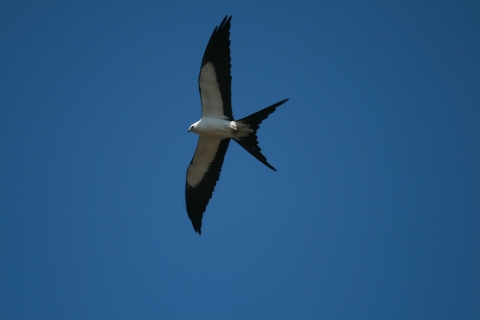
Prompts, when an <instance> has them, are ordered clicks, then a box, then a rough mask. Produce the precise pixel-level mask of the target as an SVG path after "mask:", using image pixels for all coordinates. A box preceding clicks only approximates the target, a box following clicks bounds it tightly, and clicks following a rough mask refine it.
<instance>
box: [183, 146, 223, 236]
mask: <svg viewBox="0 0 480 320" xmlns="http://www.w3.org/2000/svg"><path fill="white" fill-rule="evenodd" d="M229 142H230V139H223V140H222V139H216V138H205V137H200V138H199V139H198V144H197V149H196V150H195V154H194V155H193V159H192V161H191V162H190V166H189V167H188V169H187V182H186V186H185V200H186V203H187V212H188V217H189V218H190V220H191V221H192V225H193V228H194V229H195V232H198V233H199V234H201V227H202V218H203V213H204V212H205V209H206V208H207V204H208V202H209V201H210V198H211V197H212V193H213V190H214V189H215V185H216V184H217V181H218V179H219V177H220V171H221V170H222V164H223V159H224V158H225V153H226V152H227V148H228V144H229Z"/></svg>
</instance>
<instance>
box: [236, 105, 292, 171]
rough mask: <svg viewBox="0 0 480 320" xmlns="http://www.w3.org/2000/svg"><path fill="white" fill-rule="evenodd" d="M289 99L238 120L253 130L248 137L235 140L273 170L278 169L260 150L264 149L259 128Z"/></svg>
mask: <svg viewBox="0 0 480 320" xmlns="http://www.w3.org/2000/svg"><path fill="white" fill-rule="evenodd" d="M287 101H288V99H285V100H282V101H280V102H277V103H275V104H272V105H271V106H269V107H266V108H265V109H262V110H260V111H258V112H255V113H254V114H251V115H249V116H248V117H245V118H243V119H240V120H237V121H236V122H241V123H244V124H247V125H249V126H250V129H252V130H253V132H252V133H250V134H249V135H248V136H246V137H241V138H234V139H233V140H235V141H236V142H237V143H238V144H239V145H241V146H242V147H243V148H244V149H245V150H247V151H248V152H249V153H250V154H251V155H252V156H254V157H255V158H257V159H258V160H259V161H260V162H261V163H263V164H264V165H266V166H267V167H269V168H270V169H272V170H273V171H277V170H276V169H275V168H274V167H272V166H271V165H270V164H269V163H268V162H267V158H265V156H264V155H263V154H262V153H261V152H260V151H262V149H260V147H259V146H258V140H257V139H258V137H257V130H258V129H259V128H260V124H261V123H262V121H263V120H265V119H266V118H267V117H268V116H269V115H270V114H271V113H273V112H275V109H276V108H277V107H278V106H280V105H282V104H284V103H285V102H287Z"/></svg>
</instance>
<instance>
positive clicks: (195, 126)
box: [188, 121, 200, 132]
mask: <svg viewBox="0 0 480 320" xmlns="http://www.w3.org/2000/svg"><path fill="white" fill-rule="evenodd" d="M199 122H200V121H197V122H195V123H194V124H192V125H191V126H190V127H189V128H188V132H190V131H191V132H196V129H197V125H198V123H199Z"/></svg>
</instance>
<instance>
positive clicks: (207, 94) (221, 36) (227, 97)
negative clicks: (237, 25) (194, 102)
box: [198, 16, 233, 120]
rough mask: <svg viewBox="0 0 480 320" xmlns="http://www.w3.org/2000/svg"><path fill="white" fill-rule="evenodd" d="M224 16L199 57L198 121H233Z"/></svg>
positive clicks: (226, 23)
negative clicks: (200, 114)
mask: <svg viewBox="0 0 480 320" xmlns="http://www.w3.org/2000/svg"><path fill="white" fill-rule="evenodd" d="M231 19H232V17H228V16H226V17H225V18H224V19H223V21H222V23H220V26H218V27H216V28H215V30H213V33H212V36H211V37H210V40H209V41H208V44H207V48H206V49H205V53H204V54H203V59H202V65H201V67H200V75H199V76H198V87H199V90H200V99H201V101H202V118H204V117H206V118H217V119H224V120H233V113H232V99H231V95H232V93H231V86H232V76H231V73H230V67H231V65H230V60H231V59H230V20H231Z"/></svg>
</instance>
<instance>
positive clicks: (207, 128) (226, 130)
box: [188, 118, 253, 139]
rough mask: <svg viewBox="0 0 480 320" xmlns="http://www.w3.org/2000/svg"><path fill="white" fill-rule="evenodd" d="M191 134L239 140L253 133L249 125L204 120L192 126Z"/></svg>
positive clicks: (212, 119)
mask: <svg viewBox="0 0 480 320" xmlns="http://www.w3.org/2000/svg"><path fill="white" fill-rule="evenodd" d="M188 131H189V132H190V131H192V132H195V133H196V134H198V135H199V136H201V137H205V138H220V139H225V138H239V137H246V136H248V135H249V134H250V133H252V132H253V130H252V129H250V126H249V125H246V124H244V123H241V122H236V121H228V120H223V119H215V118H202V119H200V120H199V121H197V122H195V123H194V124H192V125H191V126H190V129H189V130H188Z"/></svg>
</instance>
